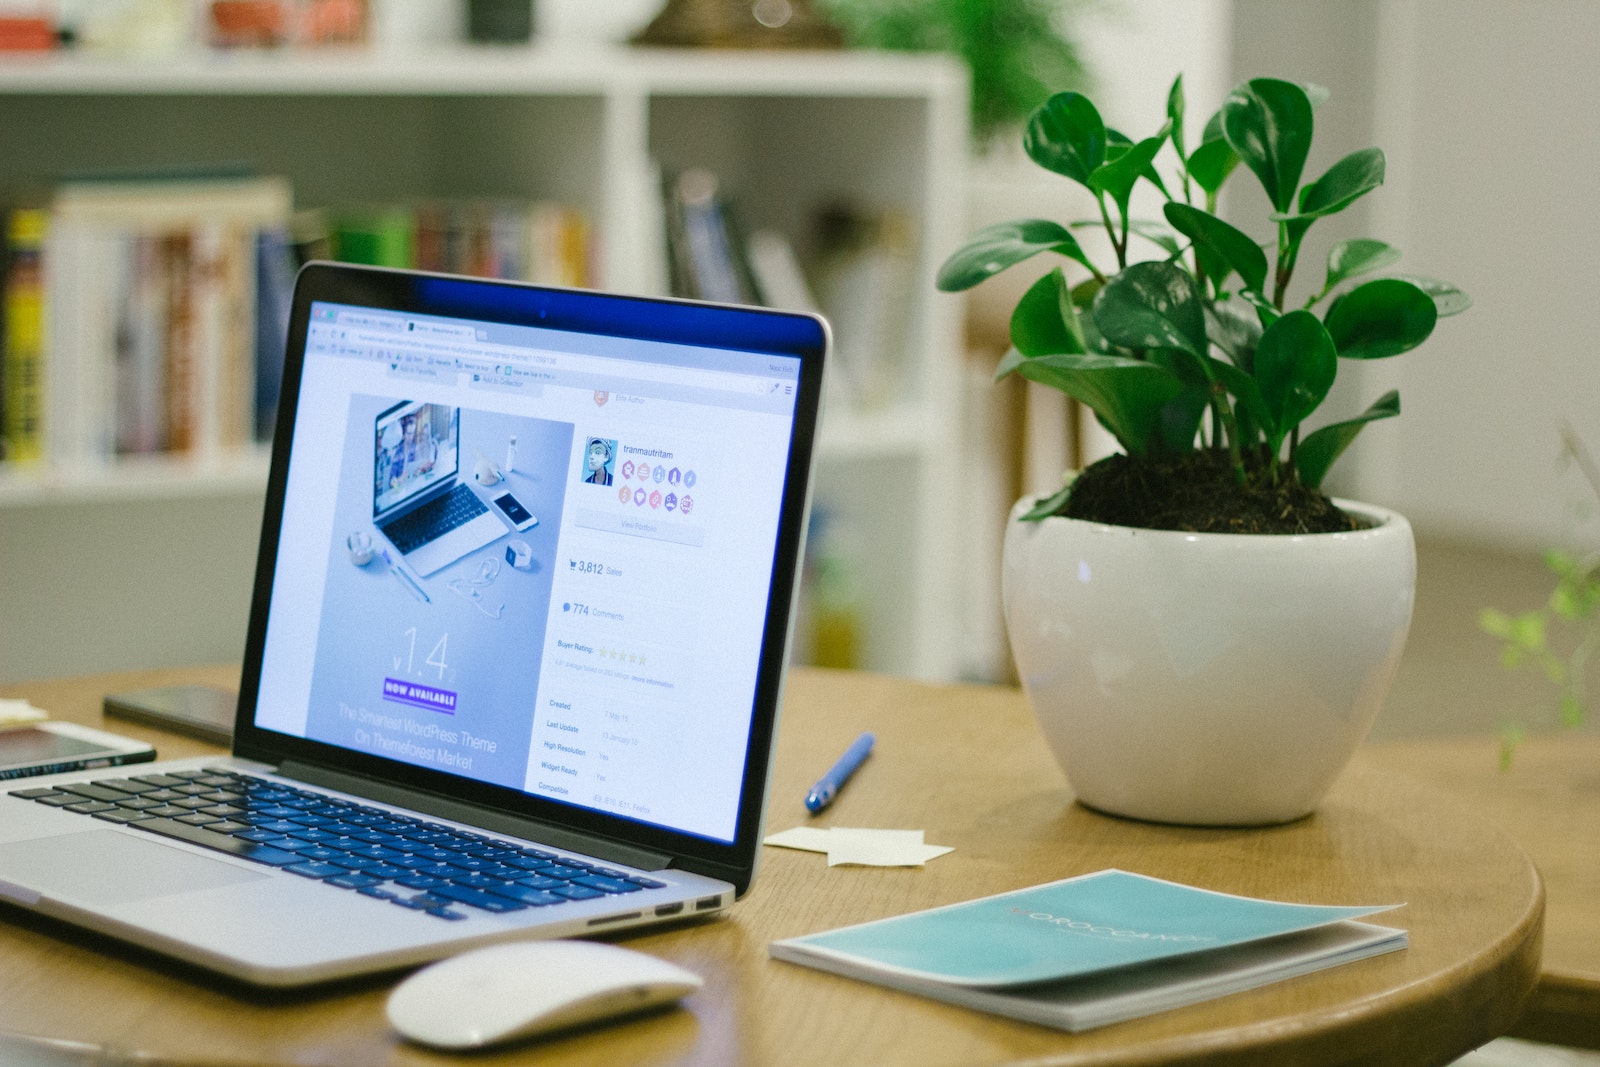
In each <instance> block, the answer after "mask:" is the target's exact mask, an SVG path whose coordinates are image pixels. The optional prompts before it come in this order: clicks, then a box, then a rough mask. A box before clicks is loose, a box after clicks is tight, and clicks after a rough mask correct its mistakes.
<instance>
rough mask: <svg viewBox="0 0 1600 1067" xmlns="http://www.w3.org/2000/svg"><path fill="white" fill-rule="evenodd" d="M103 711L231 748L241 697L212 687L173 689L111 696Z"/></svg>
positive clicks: (195, 686)
mask: <svg viewBox="0 0 1600 1067" xmlns="http://www.w3.org/2000/svg"><path fill="white" fill-rule="evenodd" d="M103 707H104V709H105V713H106V714H107V715H109V716H112V717H114V718H118V719H127V720H128V721H129V722H141V723H144V724H145V725H147V726H156V727H160V728H161V729H163V730H171V731H172V732H173V733H178V734H187V735H188V736H190V737H198V738H200V740H202V741H211V742H213V743H215V744H218V745H229V744H232V743H233V719H234V715H235V714H236V713H237V712H238V710H239V696H238V694H236V693H234V692H233V691H231V690H228V689H219V688H217V687H216V686H210V685H171V686H160V687H157V688H155V689H135V690H132V691H130V692H126V693H109V694H107V695H106V698H105V703H104V705H103Z"/></svg>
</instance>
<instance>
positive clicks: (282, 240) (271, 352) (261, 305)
mask: <svg viewBox="0 0 1600 1067" xmlns="http://www.w3.org/2000/svg"><path fill="white" fill-rule="evenodd" d="M255 256H256V269H255V310H256V313H255V338H254V340H255V405H254V406H255V437H256V440H258V441H265V440H268V439H269V438H271V436H272V427H273V423H274V422H275V421H276V419H277V414H278V394H279V390H280V388H281V383H282V378H283V361H284V356H285V354H286V353H285V348H286V347H287V345H288V343H289V303H290V299H291V297H292V295H293V291H294V275H295V249H294V244H293V239H292V238H291V236H290V234H289V232H288V231H287V230H286V229H282V228H279V227H267V228H266V229H263V230H262V231H260V232H259V233H258V234H257V235H256V247H255Z"/></svg>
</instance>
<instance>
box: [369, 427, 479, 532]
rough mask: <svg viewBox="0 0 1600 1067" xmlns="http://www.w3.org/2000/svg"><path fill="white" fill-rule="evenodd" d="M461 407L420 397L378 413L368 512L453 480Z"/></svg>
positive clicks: (385, 508)
mask: <svg viewBox="0 0 1600 1067" xmlns="http://www.w3.org/2000/svg"><path fill="white" fill-rule="evenodd" d="M460 442H461V421H460V409H459V408H455V407H452V406H451V405H449V404H429V403H426V402H423V401H416V402H412V403H399V404H396V405H394V406H393V407H391V408H386V409H385V410H383V411H381V412H379V413H378V419H377V425H376V427H375V428H374V432H373V476H372V517H373V518H377V517H379V516H380V515H382V514H383V513H384V512H386V511H389V510H391V509H393V508H397V507H399V506H400V505H402V504H405V503H407V502H409V501H415V500H418V499H420V498H421V497H423V496H426V495H427V494H428V493H429V491H430V490H432V489H434V488H435V487H438V486H442V485H446V484H448V483H451V482H453V481H454V480H455V476H456V466H457V464H458V463H459V458H458V457H459V450H460Z"/></svg>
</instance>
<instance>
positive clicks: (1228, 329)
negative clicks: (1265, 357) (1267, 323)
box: [1206, 300, 1262, 374]
mask: <svg viewBox="0 0 1600 1067" xmlns="http://www.w3.org/2000/svg"><path fill="white" fill-rule="evenodd" d="M1261 328H1262V327H1261V320H1260V319H1259V318H1257V317H1256V316H1254V315H1252V314H1250V313H1249V311H1248V310H1247V309H1245V308H1244V307H1243V306H1242V303H1241V302H1239V301H1234V300H1224V301H1221V302H1211V301H1208V302H1207V303H1206V335H1207V336H1209V337H1210V338H1211V341H1212V343H1213V344H1215V345H1216V346H1217V347H1218V348H1220V349H1222V351H1223V352H1225V353H1226V354H1227V356H1228V358H1229V359H1231V360H1232V361H1233V365H1234V366H1236V367H1238V368H1239V369H1240V370H1242V371H1244V372H1245V373H1246V374H1254V373H1255V365H1256V363H1255V361H1256V345H1258V344H1260V343H1261Z"/></svg>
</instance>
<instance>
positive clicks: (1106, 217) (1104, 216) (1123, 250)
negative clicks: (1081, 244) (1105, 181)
mask: <svg viewBox="0 0 1600 1067" xmlns="http://www.w3.org/2000/svg"><path fill="white" fill-rule="evenodd" d="M1095 200H1096V201H1097V202H1098V203H1099V204H1100V221H1101V223H1102V224H1104V226H1105V228H1106V236H1107V237H1109V238H1110V239H1111V248H1112V250H1113V251H1115V252H1116V254H1117V270H1119V271H1120V270H1123V269H1124V268H1126V267H1127V265H1128V220H1127V219H1126V218H1124V219H1123V220H1122V240H1121V241H1118V240H1117V227H1116V224H1115V223H1113V222H1112V221H1111V212H1110V211H1108V210H1107V209H1106V198H1105V196H1104V195H1097V196H1096V197H1095Z"/></svg>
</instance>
